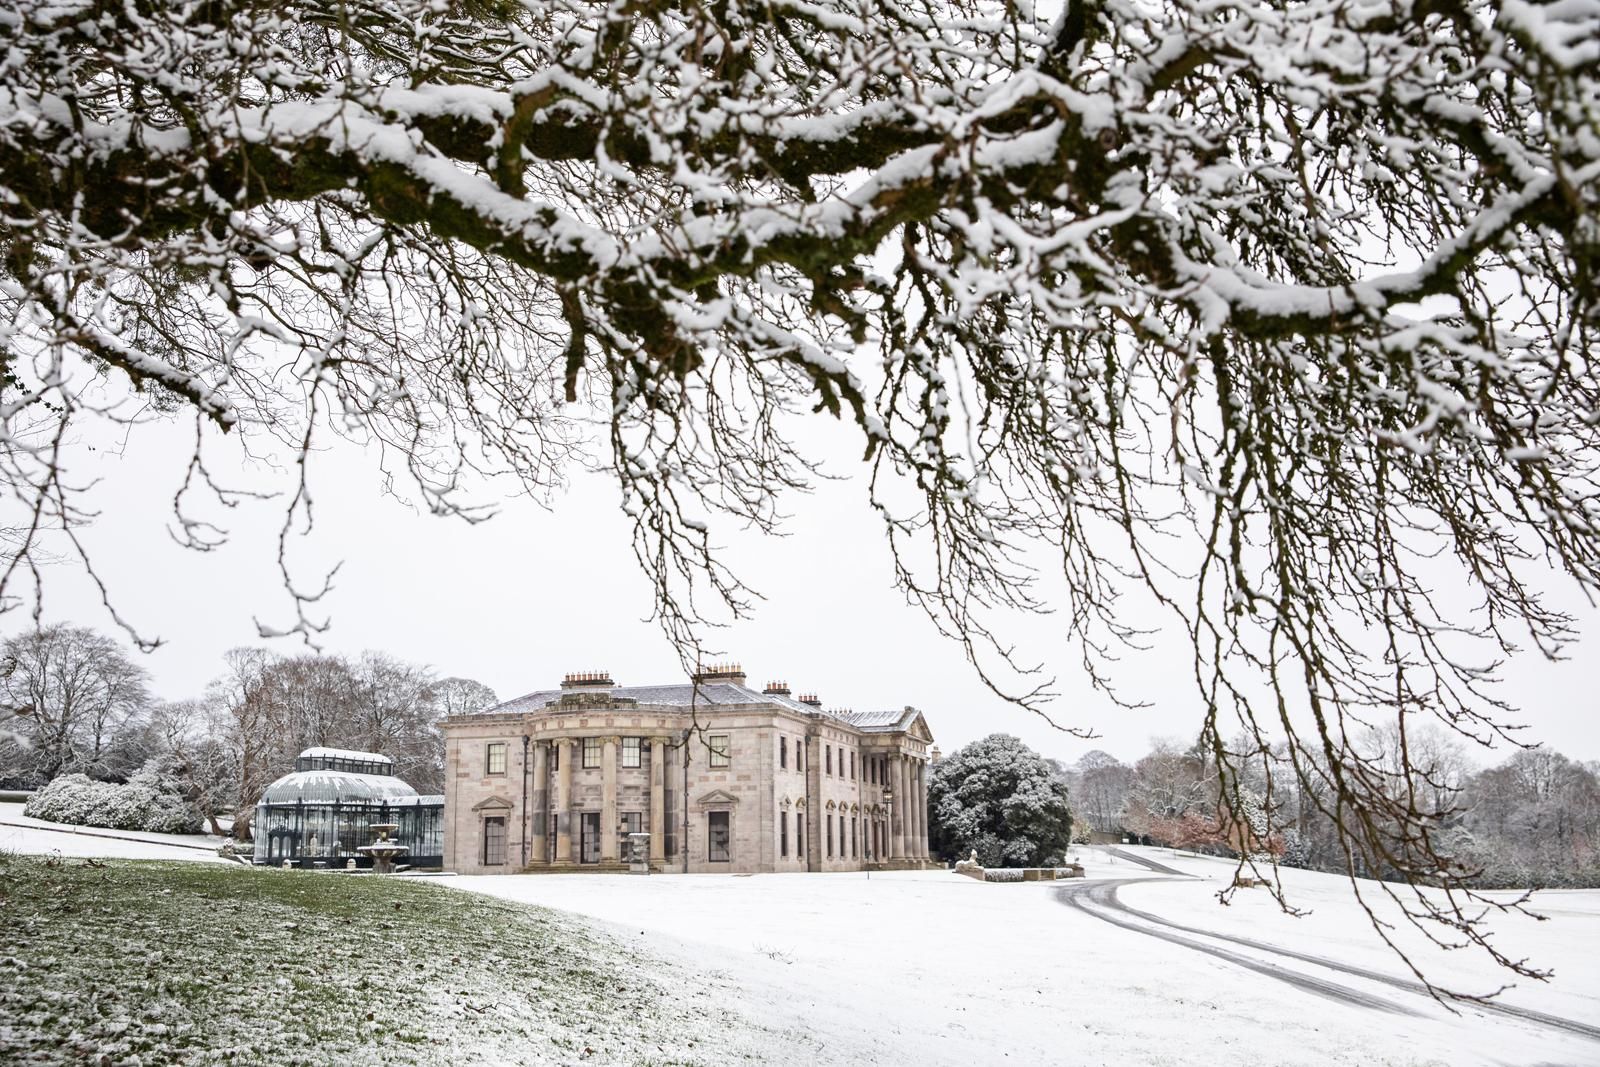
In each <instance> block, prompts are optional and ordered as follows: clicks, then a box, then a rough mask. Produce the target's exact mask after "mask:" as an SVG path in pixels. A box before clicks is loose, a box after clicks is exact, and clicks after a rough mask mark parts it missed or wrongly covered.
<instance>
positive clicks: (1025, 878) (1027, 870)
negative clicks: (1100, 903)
mask: <svg viewBox="0 0 1600 1067" xmlns="http://www.w3.org/2000/svg"><path fill="white" fill-rule="evenodd" d="M955 872H956V873H957V874H964V875H966V876H967V877H968V878H976V879H977V880H978V881H980V882H1056V881H1060V880H1062V879H1065V878H1082V877H1083V865H1082V864H1081V863H1068V864H1066V865H1064V866H1061V867H989V868H985V867H980V866H979V865H978V864H977V863H976V862H975V861H973V860H962V861H960V862H959V863H957V864H956V866H955Z"/></svg>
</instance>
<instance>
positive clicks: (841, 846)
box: [839, 815, 844, 859]
mask: <svg viewBox="0 0 1600 1067" xmlns="http://www.w3.org/2000/svg"><path fill="white" fill-rule="evenodd" d="M839 858H840V859H844V816H843V815H841V816H839Z"/></svg>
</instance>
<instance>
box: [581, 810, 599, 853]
mask: <svg viewBox="0 0 1600 1067" xmlns="http://www.w3.org/2000/svg"><path fill="white" fill-rule="evenodd" d="M579 825H580V826H581V827H582V829H583V842H582V850H581V851H580V852H579V853H578V857H579V860H580V861H581V862H583V863H599V862H600V813H599V812H598V811H586V812H584V813H583V816H582V820H581V822H580V823H579Z"/></svg>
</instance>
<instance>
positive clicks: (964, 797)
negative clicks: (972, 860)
mask: <svg viewBox="0 0 1600 1067" xmlns="http://www.w3.org/2000/svg"><path fill="white" fill-rule="evenodd" d="M928 810H929V822H930V824H931V831H932V835H933V840H934V843H935V847H936V848H937V849H938V850H939V851H940V852H941V853H942V854H944V855H947V856H948V855H957V856H961V855H966V854H967V853H969V852H973V851H975V852H977V854H978V862H979V863H981V864H982V865H983V866H984V867H1038V866H1040V865H1042V864H1044V863H1047V862H1049V860H1050V859H1051V858H1053V857H1055V856H1059V855H1060V854H1061V852H1062V851H1063V850H1064V849H1065V848H1066V847H1067V845H1068V844H1069V841H1070V837H1071V828H1072V813H1071V812H1070V811H1069V810H1068V808H1067V783H1066V779H1064V778H1063V777H1062V776H1061V774H1060V773H1059V772H1058V770H1057V768H1056V767H1055V765H1054V764H1052V763H1051V762H1050V761H1049V760H1047V759H1045V758H1044V757H1042V756H1040V755H1039V754H1038V753H1037V752H1034V751H1033V750H1032V749H1030V748H1029V747H1028V746H1026V745H1024V744H1023V743H1022V742H1021V741H1019V740H1018V739H1016V738H1015V737H1011V736H1008V735H1006V734H992V735H990V736H989V737H986V738H983V739H982V740H979V741H974V742H972V743H971V744H970V745H967V746H965V747H964V748H961V749H959V750H958V751H956V752H954V753H952V754H951V755H949V756H947V757H945V758H944V759H942V760H940V761H939V762H938V763H935V764H934V765H933V773H932V775H931V776H930V778H929V781H928Z"/></svg>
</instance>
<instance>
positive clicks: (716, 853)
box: [706, 811, 728, 863]
mask: <svg viewBox="0 0 1600 1067" xmlns="http://www.w3.org/2000/svg"><path fill="white" fill-rule="evenodd" d="M706 859H708V860H710V861H711V862H712V863H727V862H728V813H727V812H725V811H708V812H706Z"/></svg>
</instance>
